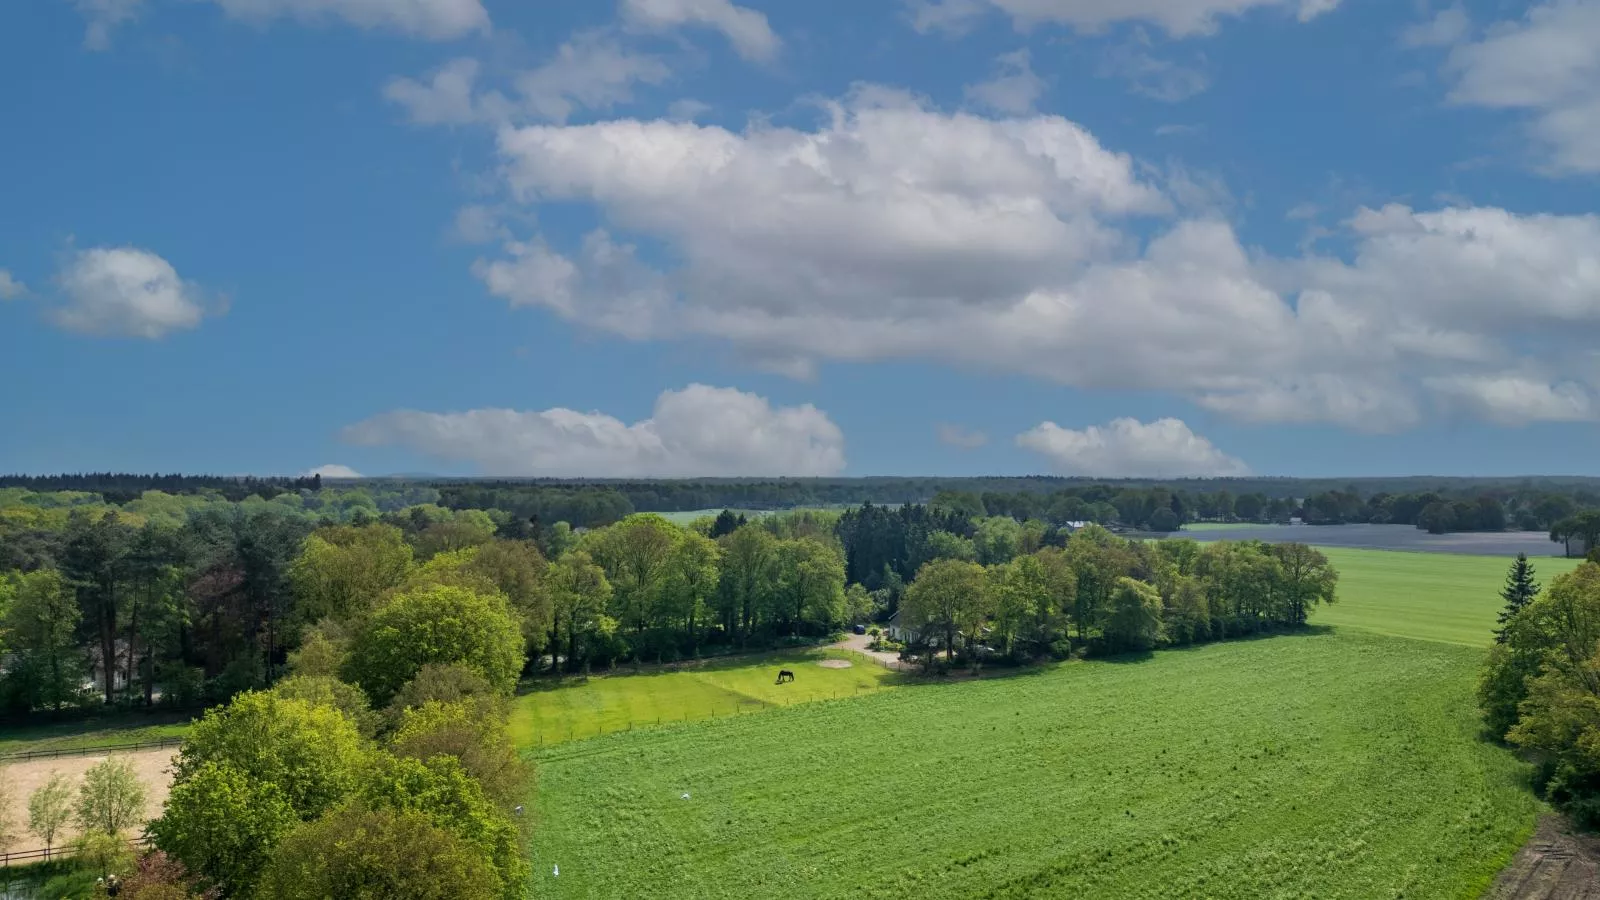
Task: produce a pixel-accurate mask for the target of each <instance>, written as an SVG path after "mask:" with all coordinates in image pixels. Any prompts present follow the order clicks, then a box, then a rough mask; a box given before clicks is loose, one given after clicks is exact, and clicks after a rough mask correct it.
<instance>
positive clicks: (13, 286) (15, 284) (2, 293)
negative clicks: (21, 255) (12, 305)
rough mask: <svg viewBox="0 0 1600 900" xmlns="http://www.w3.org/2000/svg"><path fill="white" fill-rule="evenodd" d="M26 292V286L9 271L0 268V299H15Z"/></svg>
mask: <svg viewBox="0 0 1600 900" xmlns="http://www.w3.org/2000/svg"><path fill="white" fill-rule="evenodd" d="M27 292H28V286H27V285H25V284H23V283H22V282H20V281H18V280H17V279H15V278H13V277H11V273H10V272H7V271H6V270H5V269H0V300H15V299H16V298H18V297H21V296H22V295H23V294H26V293H27Z"/></svg>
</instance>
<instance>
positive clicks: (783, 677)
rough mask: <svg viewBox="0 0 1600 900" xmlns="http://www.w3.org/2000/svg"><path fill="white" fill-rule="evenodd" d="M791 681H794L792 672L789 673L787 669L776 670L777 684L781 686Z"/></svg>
mask: <svg viewBox="0 0 1600 900" xmlns="http://www.w3.org/2000/svg"><path fill="white" fill-rule="evenodd" d="M793 680H794V673H793V672H791V671H789V670H788V669H779V670H778V684H783V683H784V682H785V681H793Z"/></svg>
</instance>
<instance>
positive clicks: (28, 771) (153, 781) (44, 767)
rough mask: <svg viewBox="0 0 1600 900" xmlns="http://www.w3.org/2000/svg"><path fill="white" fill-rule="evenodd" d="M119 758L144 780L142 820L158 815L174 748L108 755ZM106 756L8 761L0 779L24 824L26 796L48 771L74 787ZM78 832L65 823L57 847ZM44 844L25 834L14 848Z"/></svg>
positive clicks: (168, 783) (168, 782)
mask: <svg viewBox="0 0 1600 900" xmlns="http://www.w3.org/2000/svg"><path fill="white" fill-rule="evenodd" d="M111 755H112V756H115V757H116V758H118V759H125V760H127V761H128V762H130V763H133V768H134V771H136V772H138V773H139V780H140V781H142V782H144V785H145V790H146V791H148V795H147V796H146V797H145V804H144V809H145V820H146V821H148V820H150V819H153V818H155V817H156V816H158V815H160V814H161V806H162V804H164V803H166V802H167V792H168V790H169V789H170V788H171V784H172V771H171V765H172V758H173V757H174V756H177V755H178V751H177V749H176V748H168V749H164V750H139V751H135V752H132V753H114V754H111ZM105 759H107V756H106V755H105V754H101V755H98V756H63V757H60V758H58V759H36V760H30V761H28V762H20V763H7V764H5V765H3V766H0V781H4V782H5V783H6V785H7V786H8V787H9V788H10V789H11V796H12V797H14V798H16V811H17V814H18V817H19V818H20V819H21V820H22V823H20V824H23V825H24V826H25V823H26V821H27V815H28V798H29V797H30V796H32V794H33V792H34V790H35V789H37V788H38V787H39V785H41V784H44V783H45V782H46V781H48V780H49V778H50V773H51V772H60V773H61V774H63V775H66V776H67V777H68V778H71V779H72V782H73V787H74V789H76V787H77V785H78V784H79V783H81V781H82V779H83V773H84V772H87V771H89V769H90V768H92V767H93V766H94V765H95V764H96V763H100V762H103V761H104V760H105ZM77 833H78V830H77V828H75V827H73V826H70V825H69V826H68V827H67V828H66V829H65V833H64V834H63V835H60V836H58V837H57V838H56V846H58V847H59V846H60V845H62V844H65V843H66V842H67V841H69V840H71V839H72V838H73V836H75V835H76V834H77ZM43 846H44V843H43V842H42V841H40V840H39V839H38V838H36V837H34V836H33V835H32V834H28V835H26V836H24V837H23V838H22V839H21V840H20V841H18V842H17V846H16V847H15V848H14V849H18V850H33V849H38V848H40V847H43Z"/></svg>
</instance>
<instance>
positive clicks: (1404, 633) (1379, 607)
mask: <svg viewBox="0 0 1600 900" xmlns="http://www.w3.org/2000/svg"><path fill="white" fill-rule="evenodd" d="M1319 549H1320V550H1321V551H1322V552H1323V553H1325V554H1327V556H1328V559H1329V560H1330V561H1331V562H1332V563H1333V566H1334V568H1336V569H1338V570H1339V593H1338V598H1339V599H1338V602H1337V603H1335V604H1334V605H1333V606H1328V607H1323V608H1321V609H1318V610H1317V611H1316V613H1315V614H1314V615H1313V616H1312V621H1313V622H1315V623H1318V624H1322V625H1334V626H1338V627H1340V628H1359V629H1361V630H1363V631H1372V632H1377V633H1378V634H1388V635H1397V636H1400V637H1411V638H1424V639H1427V640H1433V641H1446V642H1449V643H1453V644H1464V645H1468V646H1474V647H1483V646H1487V645H1488V644H1489V642H1490V641H1492V640H1494V634H1493V629H1494V627H1495V621H1496V618H1497V617H1498V615H1499V612H1500V609H1501V607H1502V606H1503V605H1504V601H1502V600H1501V599H1500V588H1501V587H1502V586H1503V585H1504V584H1505V577H1506V569H1507V568H1508V567H1509V566H1510V564H1511V559H1510V558H1509V557H1504V556H1464V555H1458V554H1446V553H1400V552H1393V551H1386V550H1353V549H1349V548H1341V547H1320V548H1319ZM1580 562H1581V560H1576V559H1560V558H1546V559H1536V560H1533V565H1534V568H1535V569H1536V570H1537V571H1538V577H1539V581H1541V582H1542V583H1544V584H1547V585H1548V584H1549V583H1550V579H1551V578H1554V577H1555V576H1556V575H1559V574H1561V573H1563V572H1570V571H1572V570H1573V569H1575V568H1577V566H1578V564H1579V563H1580Z"/></svg>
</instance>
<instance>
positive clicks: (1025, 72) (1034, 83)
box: [966, 48, 1045, 115]
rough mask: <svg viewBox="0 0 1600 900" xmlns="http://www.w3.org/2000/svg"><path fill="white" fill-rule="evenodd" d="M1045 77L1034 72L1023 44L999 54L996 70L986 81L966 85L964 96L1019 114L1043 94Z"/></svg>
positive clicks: (999, 109)
mask: <svg viewBox="0 0 1600 900" xmlns="http://www.w3.org/2000/svg"><path fill="white" fill-rule="evenodd" d="M1044 87H1045V85H1044V79H1043V78H1040V77H1039V76H1038V75H1036V74H1034V71H1033V66H1032V64H1031V63H1030V61H1029V56H1028V51H1027V49H1026V48H1024V49H1022V50H1015V51H1013V52H1011V53H1005V54H1002V55H1001V56H1000V57H999V58H998V59H996V60H995V73H994V75H993V76H992V77H991V78H989V80H987V81H980V82H978V83H977V84H971V85H968V86H967V88H966V96H967V100H968V101H970V102H973V103H978V104H981V105H983V106H987V107H989V108H990V109H994V110H998V111H1000V112H1003V113H1012V114H1015V115H1021V114H1023V113H1027V112H1032V111H1033V105H1034V104H1035V103H1038V102H1039V98H1040V97H1041V96H1043V95H1044Z"/></svg>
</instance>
